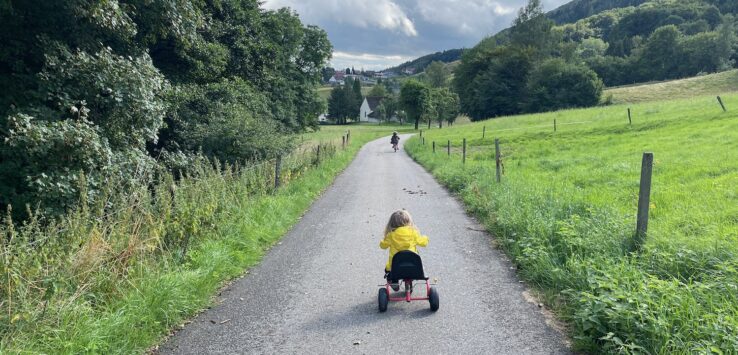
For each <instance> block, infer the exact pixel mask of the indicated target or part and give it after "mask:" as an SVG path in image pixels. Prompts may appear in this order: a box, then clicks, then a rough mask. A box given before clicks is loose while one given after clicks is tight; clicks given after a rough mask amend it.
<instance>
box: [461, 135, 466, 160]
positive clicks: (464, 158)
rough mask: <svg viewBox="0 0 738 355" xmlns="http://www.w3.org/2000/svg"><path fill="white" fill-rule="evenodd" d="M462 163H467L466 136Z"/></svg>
mask: <svg viewBox="0 0 738 355" xmlns="http://www.w3.org/2000/svg"><path fill="white" fill-rule="evenodd" d="M461 163H462V164H466V138H464V149H463V152H462V155H461Z"/></svg>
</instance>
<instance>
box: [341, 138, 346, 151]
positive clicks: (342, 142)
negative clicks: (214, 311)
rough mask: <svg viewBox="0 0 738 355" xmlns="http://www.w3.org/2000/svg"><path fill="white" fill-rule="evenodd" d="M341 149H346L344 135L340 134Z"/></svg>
mask: <svg viewBox="0 0 738 355" xmlns="http://www.w3.org/2000/svg"><path fill="white" fill-rule="evenodd" d="M341 149H346V136H341Z"/></svg>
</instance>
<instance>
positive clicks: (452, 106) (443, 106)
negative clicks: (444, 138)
mask: <svg viewBox="0 0 738 355" xmlns="http://www.w3.org/2000/svg"><path fill="white" fill-rule="evenodd" d="M434 90H435V91H436V95H435V97H436V100H437V103H436V106H435V108H436V119H437V120H438V128H443V122H444V121H446V122H447V123H448V124H451V123H453V122H454V121H456V117H457V116H458V115H459V95H457V94H456V93H454V92H452V91H451V90H449V89H448V88H439V89H434Z"/></svg>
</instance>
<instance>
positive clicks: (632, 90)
mask: <svg viewBox="0 0 738 355" xmlns="http://www.w3.org/2000/svg"><path fill="white" fill-rule="evenodd" d="M730 92H738V70H730V71H726V72H722V73H717V74H710V75H704V76H698V77H694V78H688V79H682V80H673V81H664V82H659V83H647V84H639V85H632V86H621V87H615V88H610V89H607V90H605V93H604V94H603V97H604V98H607V97H608V96H610V95H612V102H613V103H615V104H624V103H639V102H649V101H660V100H665V99H669V100H670V99H680V98H691V97H698V96H702V95H713V96H714V95H722V94H726V93H730Z"/></svg>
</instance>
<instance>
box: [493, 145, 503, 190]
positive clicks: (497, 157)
mask: <svg viewBox="0 0 738 355" xmlns="http://www.w3.org/2000/svg"><path fill="white" fill-rule="evenodd" d="M495 163H496V165H497V182H498V183H499V182H500V181H501V179H502V177H501V172H500V170H501V168H502V161H501V160H500V139H499V138H495Z"/></svg>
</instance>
